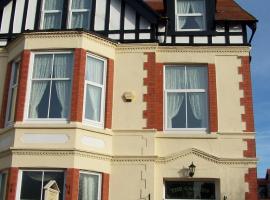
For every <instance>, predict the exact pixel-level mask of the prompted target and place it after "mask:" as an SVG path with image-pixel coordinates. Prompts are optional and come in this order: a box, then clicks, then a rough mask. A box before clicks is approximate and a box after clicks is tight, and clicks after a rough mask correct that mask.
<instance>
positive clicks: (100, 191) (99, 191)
mask: <svg viewBox="0 0 270 200" xmlns="http://www.w3.org/2000/svg"><path fill="white" fill-rule="evenodd" d="M81 174H89V175H94V176H98V200H101V194H102V181H103V180H102V176H101V174H100V173H97V172H90V171H85V170H80V175H81ZM79 180H80V177H79ZM79 187H80V184H79ZM78 194H79V193H78Z"/></svg>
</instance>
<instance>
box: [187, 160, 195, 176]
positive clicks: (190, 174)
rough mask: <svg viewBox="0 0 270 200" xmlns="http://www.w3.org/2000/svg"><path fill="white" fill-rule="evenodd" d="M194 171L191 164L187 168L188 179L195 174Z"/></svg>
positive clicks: (193, 166)
mask: <svg viewBox="0 0 270 200" xmlns="http://www.w3.org/2000/svg"><path fill="white" fill-rule="evenodd" d="M195 169H196V166H195V165H194V164H193V162H192V163H191V165H189V167H188V175H189V176H190V177H193V176H194V174H195Z"/></svg>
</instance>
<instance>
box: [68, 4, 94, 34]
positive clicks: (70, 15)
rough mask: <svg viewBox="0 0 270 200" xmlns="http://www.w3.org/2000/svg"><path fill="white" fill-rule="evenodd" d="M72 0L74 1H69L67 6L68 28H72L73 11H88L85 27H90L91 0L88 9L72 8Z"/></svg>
mask: <svg viewBox="0 0 270 200" xmlns="http://www.w3.org/2000/svg"><path fill="white" fill-rule="evenodd" d="M72 1H74V0H70V1H69V6H68V28H70V29H71V28H72V27H71V22H72V14H73V13H86V12H88V13H89V19H88V25H87V29H90V19H91V10H92V9H91V8H92V5H91V4H92V0H91V4H90V8H88V9H72ZM74 29H75V28H74Z"/></svg>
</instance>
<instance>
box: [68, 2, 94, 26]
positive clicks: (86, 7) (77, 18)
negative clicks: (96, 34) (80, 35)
mask: <svg viewBox="0 0 270 200" xmlns="http://www.w3.org/2000/svg"><path fill="white" fill-rule="evenodd" d="M91 5H92V1H91V0H71V5H70V12H69V13H70V16H69V19H70V20H69V23H70V24H69V27H70V28H84V29H89V25H90V14H91Z"/></svg>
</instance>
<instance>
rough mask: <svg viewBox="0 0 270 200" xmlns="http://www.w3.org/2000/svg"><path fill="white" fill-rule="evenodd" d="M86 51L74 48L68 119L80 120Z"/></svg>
mask: <svg viewBox="0 0 270 200" xmlns="http://www.w3.org/2000/svg"><path fill="white" fill-rule="evenodd" d="M85 64H86V51H85V50H84V49H75V51H74V68H73V83H72V97H71V112H70V115H71V116H70V120H71V121H76V122H82V115H83V99H84V98H83V97H84V77H85Z"/></svg>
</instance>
